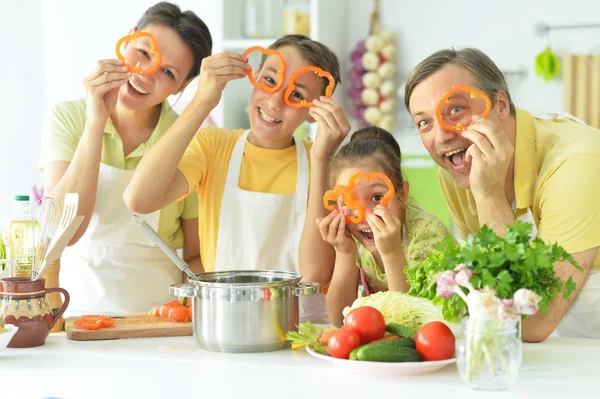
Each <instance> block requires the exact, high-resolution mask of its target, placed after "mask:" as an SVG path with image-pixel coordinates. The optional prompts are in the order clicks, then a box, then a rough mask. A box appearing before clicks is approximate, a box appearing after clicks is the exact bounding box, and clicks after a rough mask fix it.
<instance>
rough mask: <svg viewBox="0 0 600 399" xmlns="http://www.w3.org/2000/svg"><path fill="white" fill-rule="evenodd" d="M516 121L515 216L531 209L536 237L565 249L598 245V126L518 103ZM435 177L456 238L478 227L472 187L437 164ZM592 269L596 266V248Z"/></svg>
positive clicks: (599, 266) (599, 263) (599, 257)
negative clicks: (535, 112) (540, 113)
mask: <svg viewBox="0 0 600 399" xmlns="http://www.w3.org/2000/svg"><path fill="white" fill-rule="evenodd" d="M516 124H517V138H516V144H515V161H514V170H515V193H516V217H520V216H521V215H523V214H525V213H526V212H527V209H530V210H531V212H532V214H533V217H534V220H535V223H536V227H537V231H538V234H537V236H538V237H539V238H541V239H542V240H544V241H547V242H556V243H558V244H559V245H561V246H562V247H563V248H565V249H566V250H567V251H568V252H570V253H577V252H582V251H585V250H588V249H592V248H596V247H600V206H598V201H599V199H600V130H598V129H595V128H592V127H590V126H587V125H584V124H582V123H578V122H575V121H574V120H571V119H566V118H565V119H562V118H561V119H559V118H557V116H556V115H551V117H549V118H534V117H533V116H532V115H531V114H530V113H529V112H527V111H524V110H521V109H518V108H517V113H516ZM439 180H440V185H441V187H442V192H443V193H444V197H445V198H446V202H447V203H448V208H449V210H450V213H451V215H452V220H453V222H454V226H455V228H456V230H457V232H458V233H459V235H460V237H461V238H462V239H465V238H466V237H467V236H468V235H469V233H475V232H477V231H479V228H480V226H479V220H478V216H477V207H476V205H475V199H474V197H473V194H472V192H471V191H470V190H464V189H462V188H460V187H459V186H458V185H457V184H456V183H455V182H454V179H453V178H452V176H451V175H450V174H449V173H448V172H446V171H445V170H443V169H441V168H440V170H439ZM592 269H593V270H600V250H599V251H598V253H597V255H596V258H595V260H594V265H593V267H592Z"/></svg>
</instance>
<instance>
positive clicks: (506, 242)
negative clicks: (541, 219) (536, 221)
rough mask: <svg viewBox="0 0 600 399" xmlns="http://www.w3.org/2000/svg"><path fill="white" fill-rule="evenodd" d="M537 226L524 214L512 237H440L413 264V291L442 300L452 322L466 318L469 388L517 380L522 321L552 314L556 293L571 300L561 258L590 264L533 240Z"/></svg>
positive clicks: (462, 359) (461, 361)
mask: <svg viewBox="0 0 600 399" xmlns="http://www.w3.org/2000/svg"><path fill="white" fill-rule="evenodd" d="M531 231H532V225H531V224H530V223H524V222H521V221H519V220H517V221H515V222H514V223H513V224H512V225H510V226H508V227H507V232H506V235H505V237H500V236H498V235H497V234H496V233H494V231H493V230H492V229H490V228H489V227H487V226H483V227H482V228H481V230H480V231H479V232H478V233H477V234H475V235H470V236H469V238H468V239H467V241H466V242H465V243H462V244H457V243H455V242H453V241H452V240H445V241H443V242H442V243H440V245H439V247H438V248H437V251H436V252H434V253H432V254H431V255H430V256H429V257H428V259H427V260H425V261H424V262H421V263H419V264H416V265H413V266H409V267H407V268H406V274H407V282H408V283H409V285H410V291H409V294H410V295H414V296H417V297H424V298H428V299H431V300H433V302H434V303H436V304H438V305H442V315H443V317H444V319H446V320H448V321H453V322H456V321H461V320H462V322H463V326H464V331H463V334H464V339H459V340H457V352H456V353H457V364H458V367H459V372H460V374H461V376H462V377H463V379H464V380H465V381H466V382H467V384H468V385H469V386H470V387H473V388H481V389H506V388H508V387H509V386H510V385H512V383H513V382H514V381H515V379H516V376H517V373H518V370H519V367H520V364H521V355H522V346H521V335H520V321H521V319H522V318H523V317H527V316H529V315H533V314H535V313H536V312H537V311H540V312H542V313H544V314H545V313H547V312H548V305H549V303H550V301H552V300H553V299H554V298H555V297H556V296H557V295H562V297H563V298H565V299H567V300H568V299H569V297H570V296H571V294H572V293H573V291H574V290H575V283H574V282H573V280H572V279H571V278H570V277H569V279H568V280H567V281H563V280H561V279H560V278H559V276H558V275H557V274H556V272H555V271H554V265H555V264H556V262H559V261H567V262H569V263H571V264H572V265H573V267H575V268H576V269H577V270H580V271H583V269H582V268H581V267H580V266H579V265H578V264H577V262H576V261H575V259H574V258H573V257H572V256H571V255H570V254H569V253H568V252H567V251H566V250H565V249H563V248H562V247H560V246H559V245H557V244H555V243H551V244H550V243H546V242H544V241H543V240H541V239H540V238H534V239H531V237H530V234H531Z"/></svg>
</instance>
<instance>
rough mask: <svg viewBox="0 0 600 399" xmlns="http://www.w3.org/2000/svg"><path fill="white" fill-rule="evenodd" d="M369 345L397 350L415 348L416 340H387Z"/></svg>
mask: <svg viewBox="0 0 600 399" xmlns="http://www.w3.org/2000/svg"><path fill="white" fill-rule="evenodd" d="M367 345H373V346H375V345H376V346H385V347H395V348H414V347H415V340H414V339H412V338H396V339H387V340H385V341H379V342H373V343H370V344H367ZM367 345H363V346H367Z"/></svg>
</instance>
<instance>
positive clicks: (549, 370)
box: [0, 333, 600, 399]
mask: <svg viewBox="0 0 600 399" xmlns="http://www.w3.org/2000/svg"><path fill="white" fill-rule="evenodd" d="M0 381H1V382H2V388H0V398H2V399H4V398H6V399H21V398H23V399H29V398H31V399H44V398H61V399H80V398H81V399H94V398H102V399H106V398H143V399H149V398H179V397H180V398H219V399H221V398H234V397H235V398H261V399H267V398H268V399H279V398H286V399H287V398H303V399H312V398H327V399H330V398H331V399H333V398H343V399H347V398H361V399H371V398H377V399H382V398H392V399H393V398H398V399H405V398H410V399H413V398H414V399H417V398H418V399H424V398H439V399H449V398H460V399H463V398H487V397H490V398H491V397H500V396H502V397H507V398H517V397H522V398H535V397H540V398H541V397H544V398H551V397H552V398H572V397H578V398H579V397H582V398H583V397H585V398H596V399H597V398H600V386H599V383H600V340H584V339H567V338H549V339H548V340H547V341H545V342H543V343H541V344H525V346H524V356H523V367H522V370H521V373H520V376H519V380H518V381H517V383H516V384H515V385H514V386H513V387H512V388H511V389H510V390H508V391H499V392H484V391H473V390H470V389H469V388H467V387H466V386H465V385H463V383H462V382H461V380H460V378H459V376H458V372H457V370H456V365H455V364H452V365H450V366H447V367H446V368H444V369H443V370H441V371H438V372H436V373H434V374H428V375H421V376H413V377H370V376H361V375H354V374H350V373H348V372H345V371H344V370H342V369H339V368H336V367H334V366H333V365H332V364H331V363H329V362H326V361H323V360H321V359H317V358H314V357H312V356H310V355H309V354H308V353H307V352H306V351H305V350H304V349H299V350H296V351H292V350H290V349H288V350H281V351H276V352H267V353H258V354H229V353H216V352H208V351H204V350H202V349H201V348H200V347H199V346H198V344H197V343H196V341H195V340H194V339H193V338H192V337H174V338H141V339H125V340H115V341H90V342H77V341H70V340H68V339H66V337H65V334H64V333H58V334H51V335H50V337H48V340H47V341H46V345H44V346H42V347H39V348H27V349H12V348H6V349H5V350H2V351H0Z"/></svg>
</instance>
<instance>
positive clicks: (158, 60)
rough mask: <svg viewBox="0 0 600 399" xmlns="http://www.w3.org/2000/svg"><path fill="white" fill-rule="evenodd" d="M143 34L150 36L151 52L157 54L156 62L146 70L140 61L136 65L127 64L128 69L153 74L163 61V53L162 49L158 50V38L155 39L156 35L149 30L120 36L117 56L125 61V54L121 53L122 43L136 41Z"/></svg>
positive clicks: (143, 73)
mask: <svg viewBox="0 0 600 399" xmlns="http://www.w3.org/2000/svg"><path fill="white" fill-rule="evenodd" d="M142 36H143V37H148V38H150V41H151V42H152V47H151V48H150V53H151V54H156V60H155V61H154V64H153V65H152V67H151V68H149V69H147V70H145V71H144V70H141V69H140V65H139V62H138V63H137V64H136V65H135V66H131V65H127V71H128V72H131V73H137V74H139V75H152V74H153V73H155V72H156V71H158V68H160V64H161V63H162V54H161V53H160V51H159V50H158V47H157V46H156V40H154V36H152V35H151V34H150V33H148V32H135V33H134V34H133V35H127V36H123V37H122V38H120V39H119V41H118V42H117V45H116V47H115V50H116V53H117V58H118V59H120V60H121V61H123V62H124V61H125V57H124V56H123V54H121V45H122V44H123V43H124V42H126V41H128V40H132V41H134V42H135V41H136V40H137V39H138V38H139V37H142Z"/></svg>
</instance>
